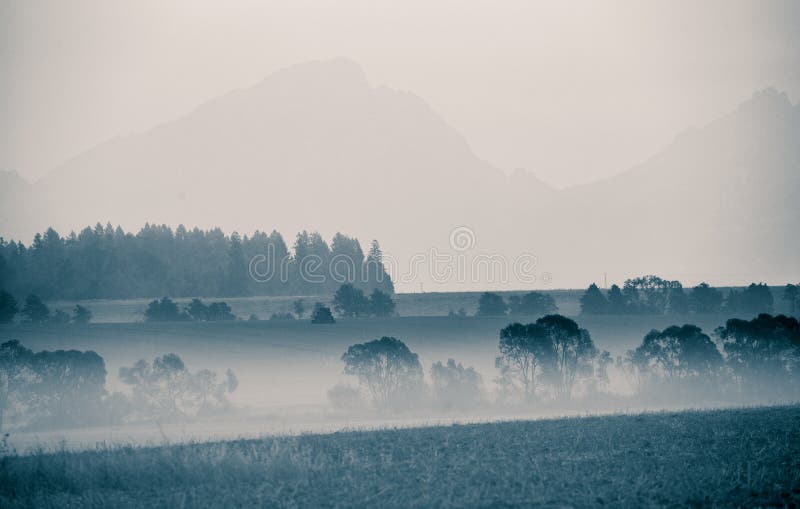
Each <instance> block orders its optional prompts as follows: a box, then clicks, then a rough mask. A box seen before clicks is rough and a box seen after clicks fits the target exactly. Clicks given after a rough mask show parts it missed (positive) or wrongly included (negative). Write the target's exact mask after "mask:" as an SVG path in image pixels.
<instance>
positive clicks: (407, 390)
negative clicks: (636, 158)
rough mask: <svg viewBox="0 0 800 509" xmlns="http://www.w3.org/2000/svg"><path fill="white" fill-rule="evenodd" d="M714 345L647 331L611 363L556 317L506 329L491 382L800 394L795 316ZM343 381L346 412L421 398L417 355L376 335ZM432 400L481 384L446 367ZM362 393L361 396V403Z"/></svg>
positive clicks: (514, 387)
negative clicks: (619, 377)
mask: <svg viewBox="0 0 800 509" xmlns="http://www.w3.org/2000/svg"><path fill="white" fill-rule="evenodd" d="M714 334H715V336H716V337H717V342H715V341H713V340H712V339H711V337H710V336H708V335H707V334H705V333H704V332H703V331H702V330H701V329H700V328H699V327H697V326H695V325H691V324H686V325H681V326H678V325H675V326H671V327H667V328H666V329H664V330H660V331H659V330H652V331H650V332H649V333H648V334H647V335H645V336H644V338H643V340H642V343H641V344H640V345H639V346H638V347H637V348H635V349H633V350H630V351H628V353H627V354H626V355H625V356H624V357H622V356H620V357H618V358H617V359H616V360H614V359H613V358H612V357H611V355H610V354H609V352H607V351H603V350H599V349H598V348H597V347H596V346H595V344H594V342H593V341H592V338H591V335H590V334H589V332H588V331H587V330H586V329H583V328H581V327H580V326H579V325H578V324H577V323H576V322H575V321H573V320H571V319H569V318H566V317H564V316H561V315H547V316H544V317H542V318H539V319H538V320H536V322H533V323H528V324H523V323H512V324H509V325H508V326H506V327H504V328H503V329H502V330H501V331H500V341H499V344H498V348H499V351H500V355H498V356H497V358H496V359H495V366H496V368H497V369H498V371H499V374H500V376H499V377H498V378H497V379H496V381H497V383H498V385H499V388H500V393H499V394H498V396H499V397H500V399H501V400H504V401H511V400H516V401H522V402H532V401H540V402H544V401H561V402H563V401H569V400H571V399H572V398H573V397H575V396H577V395H584V396H585V395H596V394H600V393H601V392H603V391H605V390H606V389H607V388H608V384H609V381H610V377H609V370H610V369H612V368H617V369H619V370H621V371H622V372H623V373H624V374H625V375H626V377H628V378H629V380H630V381H631V382H632V385H633V388H634V390H635V391H636V392H637V393H638V394H640V395H642V396H645V397H646V401H647V402H648V403H656V402H658V400H659V398H664V397H672V398H674V397H675V396H679V397H680V398H681V399H679V400H677V401H680V402H684V403H685V402H687V397H697V396H698V395H702V396H709V397H714V398H720V397H722V396H725V395H728V396H731V397H741V396H751V397H753V398H756V400H764V398H769V399H770V400H773V399H774V398H781V397H785V398H787V399H792V398H796V397H797V396H798V395H800V325H798V321H797V320H796V319H795V318H790V317H786V316H783V315H778V316H772V315H769V314H761V315H759V316H758V317H757V318H754V319H752V320H749V321H748V320H740V319H730V320H728V321H727V322H726V324H725V325H724V326H722V327H719V328H718V329H717V330H716V331H715V333H714ZM342 361H343V362H344V373H345V374H348V375H353V376H355V377H356V378H357V379H358V382H359V386H360V390H359V389H354V388H351V387H348V386H342V385H339V386H336V387H334V388H332V389H331V390H330V391H329V393H328V396H329V398H330V400H331V401H332V402H333V403H334V405H335V406H338V407H340V408H353V407H356V406H357V405H358V404H360V402H361V401H362V397H363V396H366V399H368V400H369V401H370V402H371V403H372V404H373V405H374V406H375V407H376V408H379V409H384V408H389V407H408V406H413V405H415V404H418V403H419V402H420V398H421V397H422V395H423V394H426V392H427V391H426V386H425V381H424V371H423V368H422V364H421V363H420V361H419V356H418V355H417V354H416V353H414V352H412V351H411V350H410V349H409V348H408V346H406V344H405V343H403V342H402V341H400V340H398V339H396V338H393V337H383V338H380V339H376V340H374V341H370V342H367V343H362V344H356V345H353V346H351V347H349V348H348V349H347V351H346V352H345V353H344V354H343V355H342ZM430 379H431V383H432V387H431V391H430V392H431V394H432V396H433V398H434V400H435V401H437V402H438V403H439V404H440V405H441V406H442V407H444V408H468V407H470V406H474V405H476V404H478V403H480V402H481V399H482V395H483V389H482V378H481V376H480V374H479V373H477V372H476V371H475V369H474V368H472V367H464V366H463V365H461V364H460V363H456V362H455V361H454V360H452V359H450V360H448V362H447V363H446V364H442V363H441V362H437V363H435V364H433V365H432V366H431V369H430ZM362 395H363V396H362Z"/></svg>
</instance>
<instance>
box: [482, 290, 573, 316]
mask: <svg viewBox="0 0 800 509" xmlns="http://www.w3.org/2000/svg"><path fill="white" fill-rule="evenodd" d="M557 311H558V306H556V302H555V300H553V297H551V296H550V295H547V294H545V293H539V292H529V293H526V294H524V295H512V296H511V297H509V298H508V302H506V301H505V300H504V299H503V297H502V296H500V295H498V294H496V293H492V292H483V293H482V294H481V296H480V297H479V298H478V311H477V313H476V315H477V316H505V315H506V314H510V315H518V316H541V315H548V314H552V313H556V312H557Z"/></svg>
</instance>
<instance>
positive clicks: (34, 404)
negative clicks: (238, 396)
mask: <svg viewBox="0 0 800 509" xmlns="http://www.w3.org/2000/svg"><path fill="white" fill-rule="evenodd" d="M106 374H107V373H106V367H105V362H104V360H103V358H102V357H100V356H99V355H98V354H97V353H95V352H93V351H86V352H80V351H77V350H57V351H41V352H33V351H32V350H30V349H28V348H26V347H24V346H23V345H21V344H20V343H19V342H18V341H7V342H5V343H3V344H2V345H0V430H2V429H4V426H5V427H8V425H14V426H18V427H30V428H47V427H56V426H58V427H70V426H81V425H91V424H118V423H121V422H126V421H137V420H147V419H175V418H183V417H188V416H195V415H200V414H207V413H211V412H215V411H219V410H222V409H225V408H227V407H228V405H229V402H228V399H227V395H228V394H230V393H231V392H233V391H234V390H235V389H236V387H237V385H238V380H237V379H236V376H235V375H234V373H233V372H232V371H231V370H228V371H227V372H226V373H225V374H224V376H223V377H218V376H217V374H216V373H215V372H213V371H211V370H207V369H203V370H199V371H195V372H191V371H189V369H188V368H187V367H186V365H185V364H184V362H183V361H182V360H181V358H180V357H178V356H177V355H175V354H167V355H163V356H160V357H156V358H155V359H154V360H153V362H152V363H150V362H147V361H146V360H144V359H142V360H139V361H138V362H136V363H135V364H134V365H133V366H130V367H123V368H120V371H119V378H120V381H121V382H122V383H123V384H125V385H127V386H129V387H130V389H131V395H130V396H127V395H125V394H123V393H120V392H114V393H109V392H108V391H107V390H106V386H105V384H106Z"/></svg>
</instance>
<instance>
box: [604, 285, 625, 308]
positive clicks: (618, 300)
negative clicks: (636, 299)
mask: <svg viewBox="0 0 800 509" xmlns="http://www.w3.org/2000/svg"><path fill="white" fill-rule="evenodd" d="M607 309H608V314H611V315H624V314H625V313H627V312H628V299H627V298H626V297H625V294H623V293H622V290H621V289H620V287H619V286H617V285H611V289H609V290H608V308H607Z"/></svg>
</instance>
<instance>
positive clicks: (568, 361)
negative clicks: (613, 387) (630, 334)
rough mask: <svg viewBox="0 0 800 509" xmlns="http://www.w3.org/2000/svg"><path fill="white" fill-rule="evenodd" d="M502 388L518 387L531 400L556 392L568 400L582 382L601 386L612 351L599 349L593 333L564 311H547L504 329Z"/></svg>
mask: <svg viewBox="0 0 800 509" xmlns="http://www.w3.org/2000/svg"><path fill="white" fill-rule="evenodd" d="M499 348H500V356H499V357H497V359H496V360H495V366H496V367H497V368H498V369H499V370H500V375H501V379H500V382H501V386H504V387H506V388H511V389H515V390H518V391H519V392H521V393H522V395H523V396H524V397H525V398H526V399H530V398H532V397H534V396H536V395H541V396H545V395H552V396H553V397H555V398H556V399H564V400H569V399H570V398H571V397H572V395H573V393H574V391H575V389H576V387H577V385H579V384H581V385H584V382H586V383H585V385H587V387H588V386H590V385H591V386H594V385H596V383H597V381H598V379H604V378H605V377H606V373H605V368H606V366H607V364H608V362H609V359H610V355H609V354H608V353H607V352H599V351H598V350H597V348H595V346H594V342H593V341H592V338H591V336H590V335H589V332H588V331H587V330H586V329H582V328H580V327H579V326H578V324H577V323H575V321H573V320H571V319H569V318H566V317H564V316H561V315H547V316H544V317H542V318H540V319H538V320H537V321H536V323H530V324H527V325H523V324H520V323H514V324H511V325H509V326H507V327H505V328H504V329H503V330H501V331H500V344H499Z"/></svg>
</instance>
